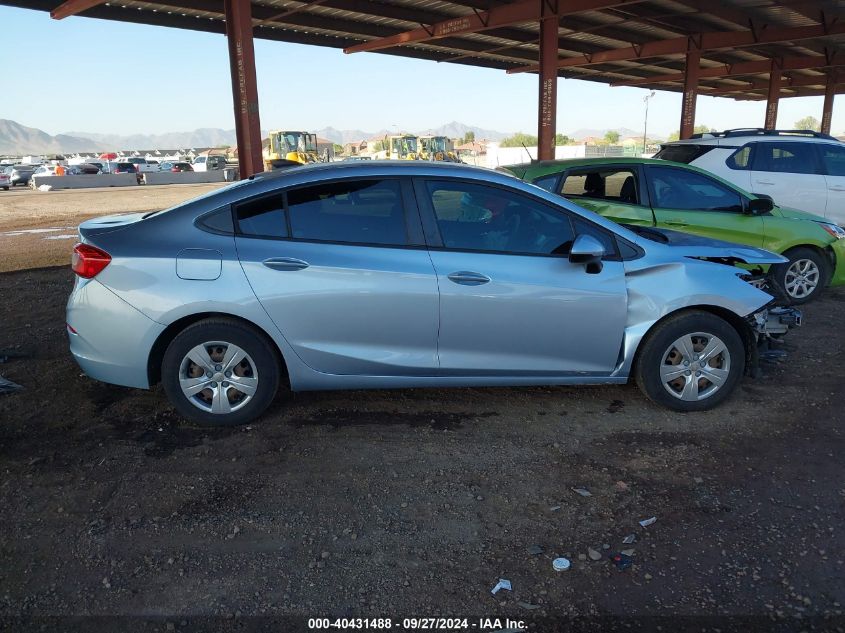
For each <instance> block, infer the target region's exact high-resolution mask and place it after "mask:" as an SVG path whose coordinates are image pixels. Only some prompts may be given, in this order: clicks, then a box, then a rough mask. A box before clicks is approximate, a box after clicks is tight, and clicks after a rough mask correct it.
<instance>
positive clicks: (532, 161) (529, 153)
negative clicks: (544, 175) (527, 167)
mask: <svg viewBox="0 0 845 633" xmlns="http://www.w3.org/2000/svg"><path fill="white" fill-rule="evenodd" d="M520 145H522V149H524V150H525V153H526V154H528V162H529V163H532V164H533V163H534V157H533V156H531V152H529V151H528V148H527V147H525V143H520Z"/></svg>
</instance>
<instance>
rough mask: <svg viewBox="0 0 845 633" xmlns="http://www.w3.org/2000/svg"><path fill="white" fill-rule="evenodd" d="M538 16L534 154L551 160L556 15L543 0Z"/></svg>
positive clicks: (553, 134) (555, 67)
mask: <svg viewBox="0 0 845 633" xmlns="http://www.w3.org/2000/svg"><path fill="white" fill-rule="evenodd" d="M555 4H557V2H555ZM542 6H543V10H544V12H545V13H546V15H544V16H543V19H541V20H540V77H539V87H540V96H539V101H538V106H539V107H538V109H537V110H538V111H537V139H538V140H537V158H538V159H539V160H554V157H555V129H556V124H557V121H556V118H557V59H558V57H557V52H558V34H559V28H558V27H559V24H560V22H559V17H558V15H557V12H556V11H555V10H553V9H557V7H553V8H550V7H548V5H547V4H546V2H545V1H544V2H543V5H542Z"/></svg>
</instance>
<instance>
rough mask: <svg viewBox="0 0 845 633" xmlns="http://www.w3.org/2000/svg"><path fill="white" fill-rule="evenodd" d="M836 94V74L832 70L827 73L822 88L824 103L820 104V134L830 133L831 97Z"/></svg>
mask: <svg viewBox="0 0 845 633" xmlns="http://www.w3.org/2000/svg"><path fill="white" fill-rule="evenodd" d="M835 94H836V74H835V73H833V72H830V73H828V75H827V84H826V85H825V89H824V105H822V127H821V132H822V134H830V121H831V119H832V118H833V98H834V95H835Z"/></svg>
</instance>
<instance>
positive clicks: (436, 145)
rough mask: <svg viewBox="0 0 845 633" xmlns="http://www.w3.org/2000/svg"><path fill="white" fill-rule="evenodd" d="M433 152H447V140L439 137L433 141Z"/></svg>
mask: <svg viewBox="0 0 845 633" xmlns="http://www.w3.org/2000/svg"><path fill="white" fill-rule="evenodd" d="M431 151H433V152H445V151H446V138H445V137H443V136H437V137H435V138H433V139H431Z"/></svg>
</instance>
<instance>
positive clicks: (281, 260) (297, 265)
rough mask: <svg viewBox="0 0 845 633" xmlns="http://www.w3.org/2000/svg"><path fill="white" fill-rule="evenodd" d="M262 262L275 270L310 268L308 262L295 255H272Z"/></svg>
mask: <svg viewBox="0 0 845 633" xmlns="http://www.w3.org/2000/svg"><path fill="white" fill-rule="evenodd" d="M261 263H262V264H264V265H265V266H267V268H272V269H273V270H302V269H303V268H308V262H304V261H302V260H301V259H296V258H295V257H271V258H270V259H265V260H264V261H263V262H261Z"/></svg>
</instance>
